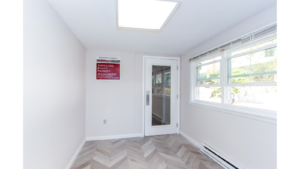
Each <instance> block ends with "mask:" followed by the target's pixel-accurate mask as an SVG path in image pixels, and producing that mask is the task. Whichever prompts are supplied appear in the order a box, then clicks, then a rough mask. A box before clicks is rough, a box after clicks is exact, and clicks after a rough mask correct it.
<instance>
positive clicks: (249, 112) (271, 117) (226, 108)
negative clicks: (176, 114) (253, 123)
mask: <svg viewBox="0 0 300 169" xmlns="http://www.w3.org/2000/svg"><path fill="white" fill-rule="evenodd" d="M189 104H190V105H192V106H198V107H203V108H208V109H213V110H217V111H221V112H225V113H230V114H234V115H238V116H243V117H247V118H252V119H256V120H260V121H264V122H268V123H272V124H277V115H276V114H277V113H276V111H274V110H264V109H258V108H248V107H243V106H233V105H224V104H221V103H212V102H206V101H193V102H191V101H190V103H189Z"/></svg>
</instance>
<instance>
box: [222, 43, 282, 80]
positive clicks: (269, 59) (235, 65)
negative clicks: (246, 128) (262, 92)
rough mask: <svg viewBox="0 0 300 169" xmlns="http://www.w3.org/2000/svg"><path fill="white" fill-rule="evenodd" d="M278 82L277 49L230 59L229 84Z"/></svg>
mask: <svg viewBox="0 0 300 169" xmlns="http://www.w3.org/2000/svg"><path fill="white" fill-rule="evenodd" d="M276 81H277V47H275V48H270V49H266V50H262V51H259V52H255V53H252V54H249V55H244V56H239V57H235V58H231V59H228V82H229V83H257V82H276Z"/></svg>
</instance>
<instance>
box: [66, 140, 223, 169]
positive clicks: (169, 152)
mask: <svg viewBox="0 0 300 169" xmlns="http://www.w3.org/2000/svg"><path fill="white" fill-rule="evenodd" d="M71 169H222V167H221V166H220V165H218V164H217V163H215V162H214V161H213V160H211V159H210V158H209V157H208V156H206V155H205V154H203V153H202V152H200V151H199V148H197V147H196V146H194V145H192V144H191V143H190V142H189V141H188V140H186V139H185V138H184V137H182V136H181V135H178V134H172V135H161V136H151V137H138V138H128V139H117V140H101V141H88V142H86V143H85V145H84V146H83V148H82V150H81V152H80V153H79V155H78V157H77V158H76V160H75V162H74V164H73V166H72V167H71Z"/></svg>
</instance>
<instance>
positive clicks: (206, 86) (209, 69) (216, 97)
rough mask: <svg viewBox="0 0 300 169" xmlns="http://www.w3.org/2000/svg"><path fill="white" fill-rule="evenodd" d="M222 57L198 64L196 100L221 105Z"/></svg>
mask: <svg viewBox="0 0 300 169" xmlns="http://www.w3.org/2000/svg"><path fill="white" fill-rule="evenodd" d="M220 61H221V56H216V57H213V58H210V59H208V60H205V61H202V62H199V63H198V66H197V67H196V75H197V81H196V83H197V87H196V99H197V100H204V101H213V102H218V103H221V92H220V91H221V84H220Z"/></svg>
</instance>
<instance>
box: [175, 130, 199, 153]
mask: <svg viewBox="0 0 300 169" xmlns="http://www.w3.org/2000/svg"><path fill="white" fill-rule="evenodd" d="M180 134H181V135H182V136H183V137H184V138H186V139H187V140H189V141H190V142H191V143H193V144H194V145H195V146H197V147H199V148H200V149H201V144H200V143H198V142H197V141H196V140H194V139H192V138H191V137H190V136H188V135H186V134H185V133H184V132H182V131H180Z"/></svg>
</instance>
